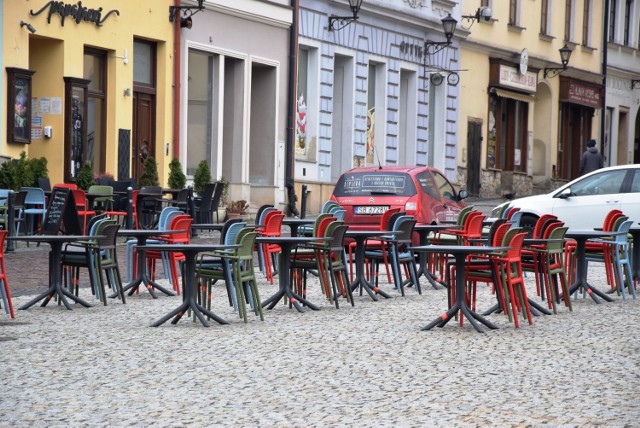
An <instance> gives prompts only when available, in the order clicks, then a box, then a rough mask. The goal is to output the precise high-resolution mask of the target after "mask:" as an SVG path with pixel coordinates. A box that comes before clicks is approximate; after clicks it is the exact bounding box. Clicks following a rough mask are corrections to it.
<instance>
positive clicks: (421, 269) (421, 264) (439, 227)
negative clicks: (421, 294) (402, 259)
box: [413, 224, 461, 290]
mask: <svg viewBox="0 0 640 428" xmlns="http://www.w3.org/2000/svg"><path fill="white" fill-rule="evenodd" d="M460 227H461V226H457V225H451V224H416V225H415V226H414V227H413V230H415V231H416V233H417V234H418V237H419V245H420V246H424V245H427V244H428V243H429V241H428V237H429V234H430V233H431V232H441V231H443V230H451V229H460ZM423 275H424V277H425V278H427V280H428V281H429V283H430V284H431V285H432V286H433V288H435V289H436V290H437V289H439V288H440V285H443V286H445V287H446V286H447V284H445V283H444V282H439V279H438V277H437V276H436V275H434V274H433V273H432V272H430V271H429V269H428V268H427V253H425V252H421V253H419V254H418V279H420V277H421V276H423Z"/></svg>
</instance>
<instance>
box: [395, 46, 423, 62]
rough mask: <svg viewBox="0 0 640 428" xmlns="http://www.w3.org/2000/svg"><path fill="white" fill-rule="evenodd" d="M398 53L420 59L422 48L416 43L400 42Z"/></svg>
mask: <svg viewBox="0 0 640 428" xmlns="http://www.w3.org/2000/svg"><path fill="white" fill-rule="evenodd" d="M400 53H402V54H404V55H409V56H413V57H416V58H418V59H422V57H423V56H424V46H423V45H421V44H418V43H409V42H401V43H400Z"/></svg>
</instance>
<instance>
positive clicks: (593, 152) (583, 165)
mask: <svg viewBox="0 0 640 428" xmlns="http://www.w3.org/2000/svg"><path fill="white" fill-rule="evenodd" d="M603 166H604V161H603V160H602V155H601V154H600V152H599V151H598V149H597V148H596V140H589V142H588V143H587V150H586V151H585V152H584V153H583V154H582V158H581V159H580V171H579V175H584V174H587V173H589V172H591V171H595V170H596V169H600V168H602V167H603Z"/></svg>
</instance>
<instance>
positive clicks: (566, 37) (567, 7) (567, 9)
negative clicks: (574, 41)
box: [564, 0, 573, 42]
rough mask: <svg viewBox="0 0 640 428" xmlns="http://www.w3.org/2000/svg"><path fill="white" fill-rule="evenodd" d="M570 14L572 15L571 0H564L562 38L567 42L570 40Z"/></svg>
mask: <svg viewBox="0 0 640 428" xmlns="http://www.w3.org/2000/svg"><path fill="white" fill-rule="evenodd" d="M572 16H573V1H572V0H566V2H565V8H564V40H565V41H567V42H570V41H571V32H572V28H571V24H572V21H573V20H572Z"/></svg>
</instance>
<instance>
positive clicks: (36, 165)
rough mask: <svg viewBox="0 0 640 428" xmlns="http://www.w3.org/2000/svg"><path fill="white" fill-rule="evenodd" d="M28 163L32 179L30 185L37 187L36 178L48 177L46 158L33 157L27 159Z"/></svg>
mask: <svg viewBox="0 0 640 428" xmlns="http://www.w3.org/2000/svg"><path fill="white" fill-rule="evenodd" d="M29 164H30V165H31V176H32V178H33V181H32V182H31V184H29V185H30V186H34V187H38V178H40V177H49V169H48V168H47V158H45V157H40V158H33V159H29Z"/></svg>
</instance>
